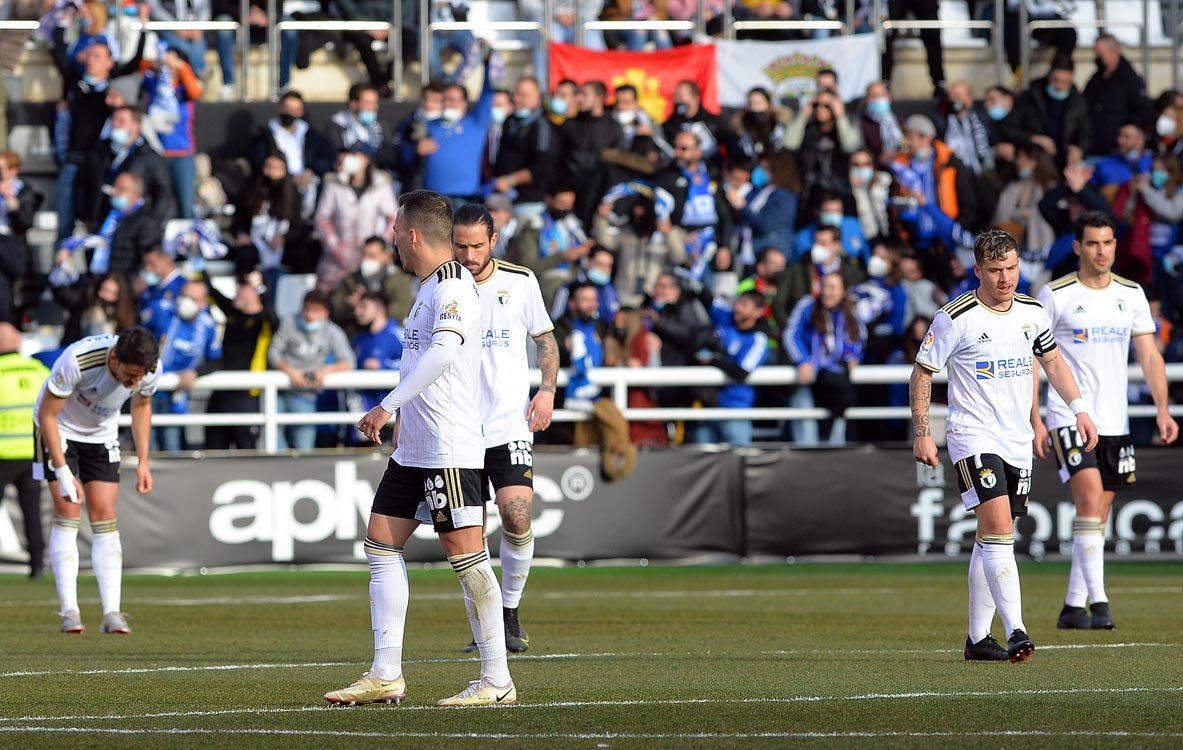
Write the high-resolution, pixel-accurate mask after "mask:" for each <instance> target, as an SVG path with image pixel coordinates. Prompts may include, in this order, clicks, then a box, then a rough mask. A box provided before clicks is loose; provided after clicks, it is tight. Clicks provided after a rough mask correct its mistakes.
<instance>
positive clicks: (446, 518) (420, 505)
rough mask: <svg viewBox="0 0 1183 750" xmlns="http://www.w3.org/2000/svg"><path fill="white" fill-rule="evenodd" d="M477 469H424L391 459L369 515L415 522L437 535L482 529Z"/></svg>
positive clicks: (375, 494)
mask: <svg viewBox="0 0 1183 750" xmlns="http://www.w3.org/2000/svg"><path fill="white" fill-rule="evenodd" d="M481 481H482V476H481V470H480V469H426V468H421V467H418V466H402V465H401V464H399V463H398V462H397V461H395V460H394V459H393V458H392V459H390V462H389V463H388V464H387V466H386V472H385V473H384V474H383V475H382V480H381V481H380V482H378V489H377V490H376V491H375V492H374V505H373V508H372V509H371V510H372V512H374V513H377V514H378V515H380V516H390V517H392V518H414V519H417V520H418V521H420V522H421V523H430V524H432V525H433V526H434V527H435V530H436V531H437V532H445V531H455V530H456V529H463V528H467V527H469V526H483V525H484V523H485V503H484V499H483V498H482V497H481Z"/></svg>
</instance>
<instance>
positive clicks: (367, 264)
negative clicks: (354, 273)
mask: <svg viewBox="0 0 1183 750" xmlns="http://www.w3.org/2000/svg"><path fill="white" fill-rule="evenodd" d="M380 273H382V261H380V260H375V259H373V258H365V259H364V260H362V262H361V275H362V276H377V275H378V274H380Z"/></svg>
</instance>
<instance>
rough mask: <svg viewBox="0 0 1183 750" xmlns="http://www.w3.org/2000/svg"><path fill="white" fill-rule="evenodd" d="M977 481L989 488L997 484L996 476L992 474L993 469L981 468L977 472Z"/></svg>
mask: <svg viewBox="0 0 1183 750" xmlns="http://www.w3.org/2000/svg"><path fill="white" fill-rule="evenodd" d="M978 482H979V483H981V485H982V486H983V487H985V488H986V489H990V488H992V487H993V486H994V485H996V484H998V477H996V476H995V475H994V470H993V469H982V470H981V471H979V472H978Z"/></svg>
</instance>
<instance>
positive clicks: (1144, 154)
mask: <svg viewBox="0 0 1183 750" xmlns="http://www.w3.org/2000/svg"><path fill="white" fill-rule="evenodd" d="M1114 150H1116V153H1114ZM1153 158H1154V156H1153V154H1152V153H1151V151H1150V149H1148V148H1146V133H1145V132H1144V131H1143V130H1142V128H1140V127H1138V126H1137V125H1136V124H1134V123H1132V122H1127V123H1125V124H1124V125H1122V126H1121V128H1119V129H1118V131H1117V143H1116V149H1110V150H1109V154H1108V155H1107V156H1105V157H1104V158H1102V159H1100V160H1099V161H1097V163H1096V165H1095V167H1096V169H1095V171H1094V172H1093V180H1092V182H1093V185H1094V186H1096V187H1097V188H1098V189H1099V190H1100V191H1101V192H1102V193H1103V194H1106V195H1107V196H1108V197H1110V198H1112V197H1113V193H1114V192H1115V191H1117V190H1120V189H1121V188H1123V187H1125V186H1126V185H1128V184H1129V182H1130V179H1131V178H1132V177H1134V176H1135V175H1148V174H1150V165H1151V162H1152V161H1153Z"/></svg>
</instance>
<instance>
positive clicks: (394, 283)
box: [330, 235, 415, 333]
mask: <svg viewBox="0 0 1183 750" xmlns="http://www.w3.org/2000/svg"><path fill="white" fill-rule="evenodd" d="M367 294H381V295H382V297H383V299H385V300H386V317H387V318H389V319H390V320H393V321H396V322H400V323H401V322H402V321H404V320H406V319H407V313H409V312H410V311H411V303H413V302H414V301H415V295H414V294H412V292H411V276H410V275H409V274H408V273H407V272H406V271H404V270H403V269H402V266H400V265H399V264H398V263H397V262H396V257H395V254H394V248H393V247H392V246H391V245H390V243H389V242H387V241H386V240H385V239H383V238H382V237H379V236H377V235H375V236H373V237H370V238H369V239H367V240H366V242H365V244H364V245H362V249H361V264H360V266H359V267H358V269H357V271H356V272H354V273H352V274H350V275H348V276H346V277H345V278H344V280H342V281H341V283H340V284H338V285H337V286H336V287H334V289H333V291H332V292H331V293H330V303H331V308H330V309H331V310H332V313H333V314H332V319H333V322H335V323H336V324H337V325H339V326H341V327H342V328H343V329H345V331H346V332H347V333H351V332H356V330H357V326H358V324H359V321H358V320H356V319H355V318H354V316H353V314H354V311H355V310H356V309H357V306H358V304H359V303H360V302H361V301H362V298H363V297H364V296H366V295H367ZM363 325H364V324H363Z"/></svg>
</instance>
